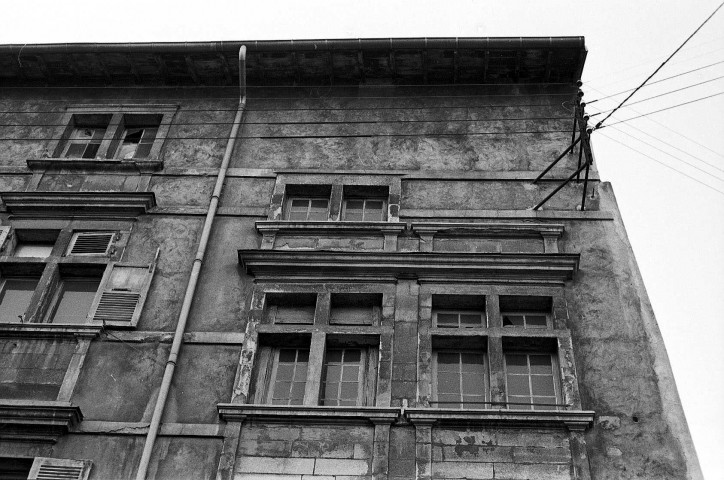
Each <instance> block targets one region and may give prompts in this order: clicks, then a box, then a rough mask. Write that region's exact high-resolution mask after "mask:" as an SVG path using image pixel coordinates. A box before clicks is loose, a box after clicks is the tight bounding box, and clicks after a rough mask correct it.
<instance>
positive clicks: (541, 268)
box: [239, 249, 579, 285]
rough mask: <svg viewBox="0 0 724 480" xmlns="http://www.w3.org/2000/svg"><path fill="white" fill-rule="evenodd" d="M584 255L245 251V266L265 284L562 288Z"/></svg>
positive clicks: (241, 257) (241, 256)
mask: <svg viewBox="0 0 724 480" xmlns="http://www.w3.org/2000/svg"><path fill="white" fill-rule="evenodd" d="M578 262H579V255H578V254H563V253H539V254H518V253H457V252H442V253H438V252H385V253H381V252H331V251H319V250H312V251H299V250H298V251H286V250H257V249H254V250H239V263H241V265H242V266H243V267H244V268H245V269H246V272H247V273H248V274H249V275H252V276H254V277H256V278H257V279H260V280H274V279H279V278H294V279H302V278H303V279H314V280H321V279H324V281H341V280H349V279H352V280H357V281H359V280H361V279H363V280H364V281H388V282H389V281H395V280H397V279H399V278H417V279H419V280H423V281H435V282H451V281H461V280H478V281H489V282H502V283H517V284H556V285H562V284H564V283H565V282H566V281H567V280H571V279H572V278H573V276H574V274H575V272H576V271H577V269H578Z"/></svg>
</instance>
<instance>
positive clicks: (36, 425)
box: [0, 400, 83, 443]
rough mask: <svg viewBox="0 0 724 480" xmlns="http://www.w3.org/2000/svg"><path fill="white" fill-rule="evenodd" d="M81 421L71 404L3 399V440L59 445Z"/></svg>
mask: <svg viewBox="0 0 724 480" xmlns="http://www.w3.org/2000/svg"><path fill="white" fill-rule="evenodd" d="M81 420H83V414H82V413H81V411H80V407H77V406H73V405H71V404H70V402H55V401H35V400H0V439H8V440H16V441H17V440H20V441H29V442H43V443H55V442H57V441H58V438H59V437H60V436H61V435H65V434H66V433H68V430H69V429H71V428H75V426H76V425H78V424H79V423H80V422H81Z"/></svg>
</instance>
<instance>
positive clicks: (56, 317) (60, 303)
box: [48, 276, 101, 323]
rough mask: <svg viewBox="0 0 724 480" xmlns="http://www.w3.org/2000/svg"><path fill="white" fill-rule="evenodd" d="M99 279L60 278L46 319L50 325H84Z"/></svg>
mask: <svg viewBox="0 0 724 480" xmlns="http://www.w3.org/2000/svg"><path fill="white" fill-rule="evenodd" d="M100 283H101V277H100V276H98V277H79V278H72V277H71V278H61V281H60V284H59V286H58V291H57V293H56V299H55V301H54V302H53V306H52V309H51V313H50V314H49V316H48V318H49V319H50V321H51V322H52V323H85V320H86V317H87V316H88V312H89V311H90V308H91V305H92V304H93V299H94V298H95V296H96V292H97V291H98V287H99V286H100Z"/></svg>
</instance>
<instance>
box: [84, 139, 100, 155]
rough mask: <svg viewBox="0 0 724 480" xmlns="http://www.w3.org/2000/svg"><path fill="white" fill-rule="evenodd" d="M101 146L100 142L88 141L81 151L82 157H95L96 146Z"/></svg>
mask: <svg viewBox="0 0 724 480" xmlns="http://www.w3.org/2000/svg"><path fill="white" fill-rule="evenodd" d="M100 146H101V144H100V143H90V144H88V146H87V147H86V149H85V152H83V158H96V154H97V153H98V148H99V147H100Z"/></svg>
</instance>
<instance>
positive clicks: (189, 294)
mask: <svg viewBox="0 0 724 480" xmlns="http://www.w3.org/2000/svg"><path fill="white" fill-rule="evenodd" d="M239 88H240V92H239V107H238V109H237V111H236V117H234V124H233V126H232V128H231V133H230V134H229V140H228V141H227V143H226V151H225V152H224V158H223V160H222V162H221V168H220V169H219V174H218V176H217V177H216V185H215V186H214V192H213V194H212V195H211V200H210V201H209V209H208V210H207V212H206V219H205V220H204V227H203V230H202V232H201V240H200V241H199V247H198V249H197V250H196V257H195V258H194V263H193V267H192V269H191V276H190V278H189V282H188V285H187V286H186V294H185V295H184V299H183V304H182V306H181V313H180V314H179V318H178V322H177V324H176V332H175V333H174V337H173V343H172V344H171V352H170V353H169V356H168V361H167V362H166V369H165V370H164V373H163V380H162V381H161V386H160V388H159V391H158V398H157V399H156V406H155V408H154V410H153V416H152V417H151V424H150V425H149V428H148V434H147V435H146V443H145V444H144V446H143V454H142V456H141V462H140V463H139V465H138V471H137V472H136V480H145V479H146V475H147V473H148V466H149V464H150V460H151V453H152V452H153V447H154V445H155V444H156V437H157V436H158V431H159V429H160V426H161V417H162V416H163V410H164V407H165V406H166V398H167V397H168V392H169V390H170V388H171V380H172V379H173V374H174V370H175V368H176V360H177V359H178V355H179V351H180V350H181V344H182V343H183V335H184V332H185V331H186V322H187V321H188V318H189V312H190V311H191V304H192V303H193V299H194V293H195V292H196V286H197V284H198V281H199V274H200V272H201V265H202V264H203V261H204V254H205V252H206V247H207V245H208V243H209V236H210V234H211V227H212V226H213V224H214V217H216V210H217V208H218V206H219V197H220V196H221V190H222V188H223V186H224V180H225V178H226V173H227V171H228V169H229V161H230V160H231V154H232V152H233V151H234V145H235V144H236V138H237V135H238V133H239V127H240V126H241V121H242V118H243V115H244V109H245V108H246V46H244V45H242V46H241V47H240V48H239Z"/></svg>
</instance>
